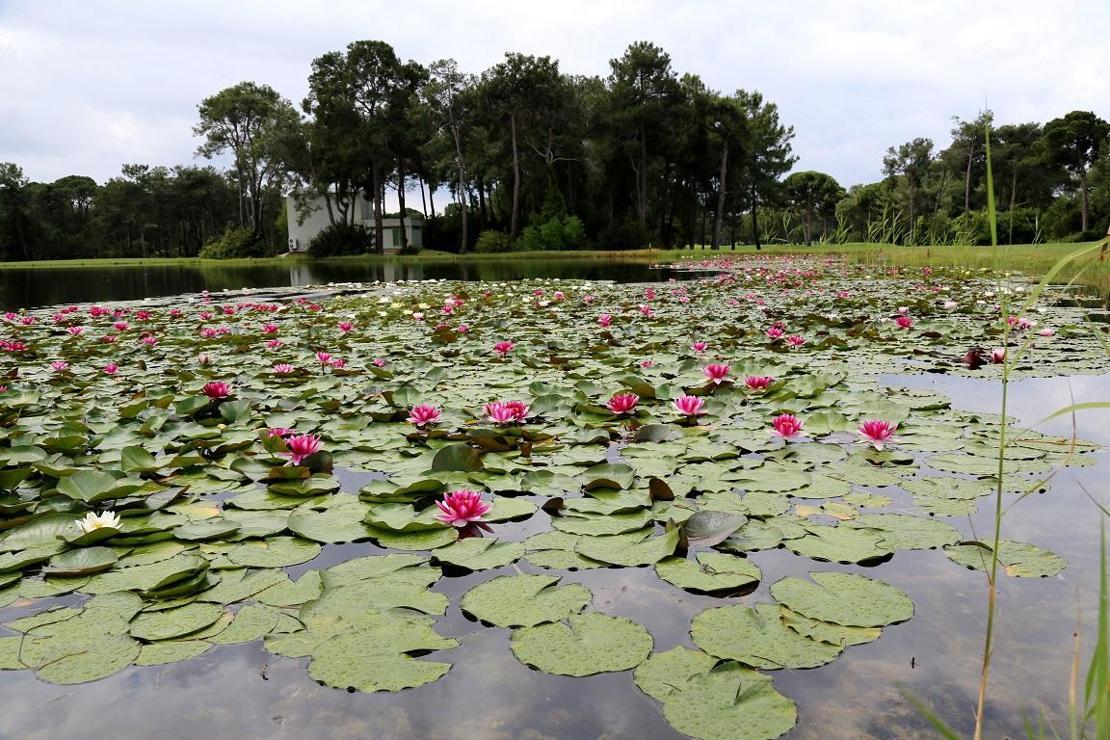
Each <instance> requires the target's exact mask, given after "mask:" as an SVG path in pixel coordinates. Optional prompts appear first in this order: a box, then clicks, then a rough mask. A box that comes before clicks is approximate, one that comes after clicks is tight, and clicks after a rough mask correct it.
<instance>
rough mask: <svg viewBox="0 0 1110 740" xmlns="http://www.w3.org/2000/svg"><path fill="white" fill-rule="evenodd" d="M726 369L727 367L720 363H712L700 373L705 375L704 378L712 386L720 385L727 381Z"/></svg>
mask: <svg viewBox="0 0 1110 740" xmlns="http://www.w3.org/2000/svg"><path fill="white" fill-rule="evenodd" d="M728 369H729V368H728V365H725V364H723V363H720V362H714V363H711V364H709V365H706V366H705V368H704V369H703V370H702V372H703V373H705V377H706V378H708V379H709V380H710V382H712V383H713V384H714V385H720V384H721V383H723V382H724V381H725V380H727V379H728Z"/></svg>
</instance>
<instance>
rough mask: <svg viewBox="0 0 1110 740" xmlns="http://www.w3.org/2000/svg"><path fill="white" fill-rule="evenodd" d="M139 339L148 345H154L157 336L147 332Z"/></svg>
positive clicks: (156, 342) (156, 341)
mask: <svg viewBox="0 0 1110 740" xmlns="http://www.w3.org/2000/svg"><path fill="white" fill-rule="evenodd" d="M139 341H140V342H142V343H143V344H145V345H146V346H148V347H153V346H154V345H156V344H158V337H156V336H154V335H153V334H147V335H146V336H145V337H143V338H142V339H140V340H139Z"/></svg>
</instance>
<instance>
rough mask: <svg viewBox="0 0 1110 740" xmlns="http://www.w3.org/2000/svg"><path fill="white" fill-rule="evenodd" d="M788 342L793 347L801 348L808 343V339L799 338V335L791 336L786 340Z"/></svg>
mask: <svg viewBox="0 0 1110 740" xmlns="http://www.w3.org/2000/svg"><path fill="white" fill-rule="evenodd" d="M786 342H787V344H789V345H790V346H791V347H801V346H802V345H803V344H805V343H806V339H805V337H803V336H799V335H798V334H791V335H790V336H788V337H787V338H786Z"/></svg>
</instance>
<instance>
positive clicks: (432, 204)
mask: <svg viewBox="0 0 1110 740" xmlns="http://www.w3.org/2000/svg"><path fill="white" fill-rule="evenodd" d="M435 196H436V189H435V188H433V187H432V184H431V183H428V207H429V208H431V209H432V218H435V217H436V198H435Z"/></svg>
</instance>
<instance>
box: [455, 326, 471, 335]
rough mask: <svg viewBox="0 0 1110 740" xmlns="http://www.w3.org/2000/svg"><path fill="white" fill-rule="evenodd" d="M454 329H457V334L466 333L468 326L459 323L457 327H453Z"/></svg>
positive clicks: (468, 329)
mask: <svg viewBox="0 0 1110 740" xmlns="http://www.w3.org/2000/svg"><path fill="white" fill-rule="evenodd" d="M455 331H457V332H458V333H459V334H466V333H467V332H468V331H470V327H469V326H467V325H466V324H459V326H458V328H457V329H455Z"/></svg>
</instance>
